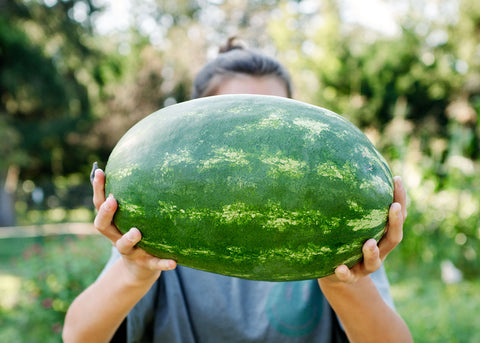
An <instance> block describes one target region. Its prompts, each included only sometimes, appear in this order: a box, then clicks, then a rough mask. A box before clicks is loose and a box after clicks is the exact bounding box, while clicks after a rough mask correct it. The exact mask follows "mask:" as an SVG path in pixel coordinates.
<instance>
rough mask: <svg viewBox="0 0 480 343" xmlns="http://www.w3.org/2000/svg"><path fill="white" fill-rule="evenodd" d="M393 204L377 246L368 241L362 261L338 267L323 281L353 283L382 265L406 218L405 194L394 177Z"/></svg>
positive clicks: (364, 247)
mask: <svg viewBox="0 0 480 343" xmlns="http://www.w3.org/2000/svg"><path fill="white" fill-rule="evenodd" d="M393 180H394V190H393V203H392V205H390V209H389V212H388V223H387V227H386V230H385V234H384V235H383V237H382V239H381V240H380V242H379V243H378V245H377V242H376V240H375V239H369V240H367V241H366V242H365V244H364V245H363V248H362V251H363V260H362V261H360V262H359V263H357V264H356V265H354V266H353V267H352V268H348V267H347V266H346V265H340V266H338V267H337V268H336V269H335V274H332V275H329V276H326V277H325V278H322V279H324V280H325V281H326V280H330V281H337V282H338V281H341V282H345V283H355V282H356V281H357V280H359V279H360V278H363V277H365V276H367V275H369V274H371V273H373V272H374V271H376V270H377V269H378V268H380V266H381V265H382V263H383V261H384V260H385V258H386V257H387V255H388V254H389V253H390V251H392V250H393V249H394V248H395V247H396V246H397V245H398V244H399V243H400V242H401V241H402V238H403V222H404V221H405V219H406V218H407V206H406V205H407V204H406V203H407V194H406V192H405V188H404V187H403V184H402V180H401V178H400V177H399V176H396V177H394V179H393Z"/></svg>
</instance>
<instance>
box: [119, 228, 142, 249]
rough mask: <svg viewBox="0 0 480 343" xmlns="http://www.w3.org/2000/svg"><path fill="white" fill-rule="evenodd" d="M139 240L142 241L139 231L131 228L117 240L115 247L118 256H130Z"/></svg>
mask: <svg viewBox="0 0 480 343" xmlns="http://www.w3.org/2000/svg"><path fill="white" fill-rule="evenodd" d="M140 239H142V234H141V233H140V231H139V230H138V229H137V228H131V229H130V231H128V232H127V233H126V234H124V235H123V236H121V237H120V238H119V239H118V240H117V242H116V243H115V246H116V247H117V250H118V252H119V253H120V254H122V255H131V254H132V253H133V251H134V250H133V249H134V247H135V244H137V243H138V242H140Z"/></svg>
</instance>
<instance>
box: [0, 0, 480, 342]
mask: <svg viewBox="0 0 480 343" xmlns="http://www.w3.org/2000/svg"><path fill="white" fill-rule="evenodd" d="M112 3H113V2H107V1H105V0H103V1H102V0H43V1H41V0H29V1H27V0H25V1H19V0H0V226H2V227H0V337H1V340H2V341H7V342H8V341H14V342H60V341H61V338H60V332H61V329H62V325H63V318H64V314H65V311H66V309H67V308H68V305H69V303H70V302H71V301H72V299H73V298H74V297H75V296H76V295H77V294H78V293H79V292H81V291H82V290H83V289H84V288H85V287H86V286H87V285H88V284H89V283H90V282H92V280H94V279H95V277H96V275H97V274H98V272H99V271H100V270H101V268H102V266H103V265H104V263H105V261H106V259H107V258H108V255H109V246H110V244H109V242H107V241H106V240H105V239H103V238H101V237H99V236H98V235H95V234H92V232H93V228H92V226H91V224H90V223H91V222H92V221H93V218H94V211H93V206H92V205H91V189H90V185H89V179H88V175H89V172H90V168H91V165H92V163H93V162H94V161H99V163H100V166H101V167H104V165H105V162H106V161H107V158H108V155H109V153H110V151H111V149H112V148H113V146H114V145H115V143H116V142H117V140H118V139H119V138H120V137H121V136H122V135H123V133H124V132H125V131H126V130H127V129H128V128H129V127H130V126H132V125H133V124H134V123H135V122H136V121H138V120H139V119H141V118H143V117H144V116H146V115H147V114H149V113H151V112H153V111H155V110H157V109H159V108H162V107H164V106H168V105H170V104H173V103H176V102H181V101H185V100H187V99H188V98H189V93H190V87H191V81H192V77H193V76H194V74H195V72H196V71H198V70H199V68H200V67H201V66H202V64H203V63H204V62H205V61H207V60H209V59H210V58H212V57H213V56H215V55H216V53H217V49H218V46H219V45H220V44H223V43H224V42H225V41H226V40H227V38H228V37H230V36H233V35H236V36H238V37H240V38H241V39H242V40H243V41H245V42H246V44H247V45H248V46H250V47H253V48H258V49H260V50H262V51H264V52H266V53H268V54H271V55H272V56H275V57H277V58H278V59H279V60H281V61H282V62H283V63H284V64H285V65H286V66H287V67H288V68H289V70H290V71H291V74H292V78H293V81H294V85H295V90H294V92H295V94H294V97H295V98H297V99H299V100H302V101H306V102H309V103H313V104H316V105H319V106H322V107H326V108H328V109H331V110H333V111H335V112H337V113H340V114H342V115H344V116H345V117H347V118H348V119H349V120H351V121H352V122H353V123H355V124H356V125H357V126H359V127H360V128H361V129H362V130H363V131H364V132H365V133H366V134H367V135H368V137H369V138H370V139H371V140H372V142H373V143H374V144H375V145H376V146H377V147H378V149H379V150H380V151H381V152H382V154H383V155H384V156H385V157H386V158H387V160H388V162H389V164H390V166H391V169H392V170H393V172H394V174H396V175H401V176H402V177H403V180H404V183H405V185H406V187H407V191H408V194H409V208H408V211H409V212H408V213H409V216H408V219H407V221H406V223H405V230H404V231H405V233H404V240H403V242H402V243H401V245H400V246H399V247H398V248H397V249H396V250H395V251H394V252H393V253H392V254H391V255H390V256H389V258H388V259H387V262H386V268H387V272H388V274H389V278H390V281H391V283H392V294H393V296H394V298H395V301H396V306H397V309H398V311H399V312H400V313H401V315H402V316H403V317H404V318H405V320H406V322H407V323H408V325H409V327H410V329H411V331H412V334H413V336H414V338H415V341H416V342H479V341H480V331H479V330H478V327H480V316H478V313H479V312H478V309H479V308H480V259H479V256H478V254H479V253H480V249H479V248H480V173H479V171H480V164H479V159H480V140H479V139H480V127H479V123H478V120H479V111H480V2H479V1H477V0H400V1H393V0H391V1H390V0H383V1H382V0H368V1H366V0H365V1H356V2H355V1H352V0H350V1H347V0H340V1H333V0H318V1H314V0H296V1H293V0H291V1H287V0H265V1H260V0H252V1H246V0H232V1H224V0H176V1H169V0H148V1H139V0H130V1H116V2H115V8H119V6H120V7H121V6H124V9H125V10H124V11H123V12H122V13H123V14H122V13H120V12H116V11H113V10H112V9H111V6H113V5H112ZM109 8H110V10H109ZM45 224H48V225H50V226H48V225H47V226H45ZM72 228H73V229H75V230H73V232H76V233H75V234H72V233H69V232H70V231H69V230H70V229H72ZM78 228H79V229H78ZM77 229H78V230H77Z"/></svg>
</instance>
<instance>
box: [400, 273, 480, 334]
mask: <svg viewBox="0 0 480 343" xmlns="http://www.w3.org/2000/svg"><path fill="white" fill-rule="evenodd" d="M391 292H392V296H393V298H394V300H395V304H396V307H397V311H398V312H399V313H400V315H401V316H402V317H403V318H404V319H405V321H406V322H407V325H408V326H409V328H410V331H411V332H412V335H413V337H414V340H415V342H417V343H422V342H449V343H460V342H472V343H473V342H480V331H479V330H478V327H479V326H480V317H478V316H477V315H476V314H477V313H478V309H479V308H480V280H464V281H461V282H459V283H456V284H445V283H444V282H443V281H441V280H440V279H437V278H422V275H418V274H415V275H414V274H410V275H408V274H407V275H404V276H403V280H401V281H398V282H395V283H393V284H392V286H391Z"/></svg>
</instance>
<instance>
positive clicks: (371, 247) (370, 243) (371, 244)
mask: <svg viewBox="0 0 480 343" xmlns="http://www.w3.org/2000/svg"><path fill="white" fill-rule="evenodd" d="M376 248H377V242H376V241H375V240H374V239H371V240H369V241H368V250H370V252H374V251H375V249H376Z"/></svg>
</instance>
